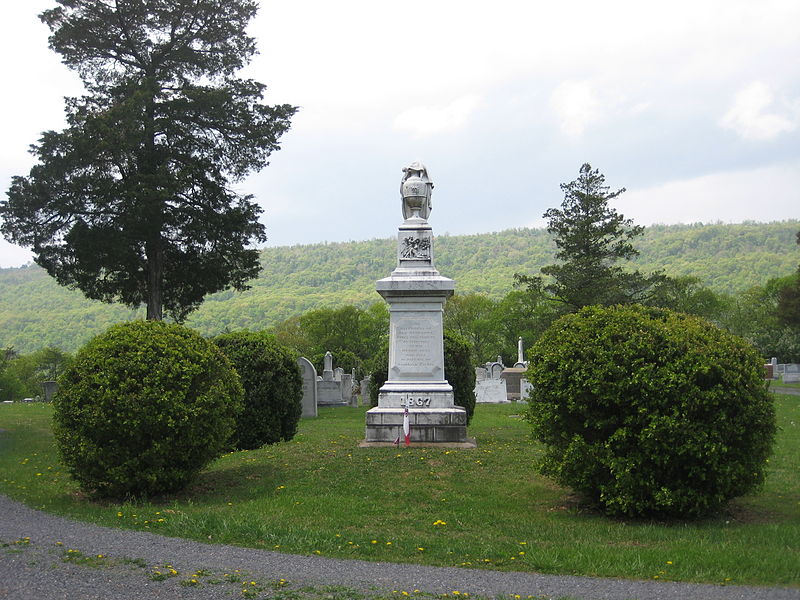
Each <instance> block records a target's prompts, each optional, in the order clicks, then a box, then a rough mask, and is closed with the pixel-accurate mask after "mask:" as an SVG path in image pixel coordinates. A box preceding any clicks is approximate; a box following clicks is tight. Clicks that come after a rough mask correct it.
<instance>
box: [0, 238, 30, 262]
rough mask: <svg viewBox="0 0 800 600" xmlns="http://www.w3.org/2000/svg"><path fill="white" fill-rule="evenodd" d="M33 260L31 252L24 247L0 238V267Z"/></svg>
mask: <svg viewBox="0 0 800 600" xmlns="http://www.w3.org/2000/svg"><path fill="white" fill-rule="evenodd" d="M32 260H33V254H31V253H30V251H28V250H26V249H25V248H21V247H19V246H14V245H13V244H9V243H8V242H7V241H5V240H4V239H3V238H0V269H7V268H9V267H19V266H21V265H24V264H25V263H28V262H31V261H32Z"/></svg>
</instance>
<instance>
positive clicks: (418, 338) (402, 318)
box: [364, 162, 474, 445]
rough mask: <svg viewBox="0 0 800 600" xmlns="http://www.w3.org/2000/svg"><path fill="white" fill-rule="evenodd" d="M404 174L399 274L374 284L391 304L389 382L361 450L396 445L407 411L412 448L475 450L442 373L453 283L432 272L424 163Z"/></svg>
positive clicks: (372, 412) (371, 415)
mask: <svg viewBox="0 0 800 600" xmlns="http://www.w3.org/2000/svg"><path fill="white" fill-rule="evenodd" d="M403 172H404V176H403V179H402V181H401V182H400V196H401V206H402V209H403V218H404V219H405V221H404V222H403V224H402V225H400V228H399V232H398V236H397V242H398V245H397V267H396V268H395V270H394V271H392V274H391V275H390V276H389V277H386V278H384V279H381V280H380V281H378V282H377V283H376V289H377V291H378V293H379V294H380V295H381V296H382V297H383V298H384V300H386V302H387V303H388V304H389V365H388V379H387V380H386V383H385V384H384V385H383V386H382V387H381V389H380V394H379V396H378V406H377V407H375V408H372V409H370V410H369V411H367V418H366V422H367V423H366V435H365V439H364V444H365V445H370V444H374V443H385V442H392V441H393V440H395V439H396V438H398V437H402V435H401V432H402V425H403V414H404V411H405V410H406V409H408V413H409V422H410V439H411V441H412V442H424V443H430V444H437V443H459V444H467V443H469V444H470V445H474V441H472V440H468V439H467V414H466V412H465V411H464V409H463V408H461V407H459V406H455V404H454V402H453V388H452V386H451V385H450V384H449V383H448V382H447V379H446V377H445V372H444V344H443V336H442V333H443V331H442V312H443V311H442V309H443V306H444V303H445V301H446V300H447V298H448V297H449V296H452V295H453V291H454V289H455V282H454V281H453V280H452V279H448V278H447V277H442V276H441V275H440V274H439V271H437V270H436V268H435V267H434V266H433V230H432V228H431V226H430V225H429V224H428V220H427V219H428V216H429V215H430V211H431V190H432V189H433V182H432V181H431V180H430V179H429V177H428V171H427V169H426V168H425V166H424V165H423V164H422V163H419V162H415V163H412V164H411V165H410V166H409V167H408V168H405V169H403Z"/></svg>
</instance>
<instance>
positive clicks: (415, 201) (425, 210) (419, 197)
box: [400, 161, 433, 221]
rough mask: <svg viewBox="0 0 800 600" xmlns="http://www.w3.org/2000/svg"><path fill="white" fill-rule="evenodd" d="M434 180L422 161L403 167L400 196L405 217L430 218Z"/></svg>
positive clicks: (406, 218)
mask: <svg viewBox="0 0 800 600" xmlns="http://www.w3.org/2000/svg"><path fill="white" fill-rule="evenodd" d="M432 190H433V182H432V181H431V180H430V177H428V170H427V169H426V168H425V165H423V164H422V163H421V162H420V161H414V162H413V163H411V164H410V165H409V166H408V167H406V168H404V169H403V179H402V181H401V182H400V196H401V198H402V206H403V218H404V219H405V220H406V221H408V220H409V219H412V218H418V219H423V220H425V221H427V220H428V216H429V215H430V214H431V208H432V206H431V191H432Z"/></svg>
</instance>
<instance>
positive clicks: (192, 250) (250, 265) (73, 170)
mask: <svg viewBox="0 0 800 600" xmlns="http://www.w3.org/2000/svg"><path fill="white" fill-rule="evenodd" d="M57 2H58V4H59V5H60V6H58V7H56V8H53V9H50V10H46V11H44V12H43V13H42V14H41V15H40V18H41V19H42V21H43V22H44V23H45V24H46V25H47V26H48V27H49V28H50V31H51V33H52V35H51V36H50V38H49V42H50V48H51V49H52V50H54V51H55V52H57V53H58V54H59V55H60V56H61V59H62V62H63V63H64V64H65V65H67V67H69V68H70V69H73V70H74V71H76V72H77V73H78V75H79V76H80V78H81V80H82V81H83V83H84V86H85V87H86V90H87V94H86V95H84V96H80V97H76V98H68V99H67V101H66V113H67V114H66V118H67V124H68V126H67V128H66V129H65V130H63V131H61V132H55V131H47V132H44V133H43V134H42V137H41V139H40V140H39V143H38V144H36V145H34V146H33V147H32V152H33V154H34V155H35V156H36V157H37V159H38V163H37V164H36V165H35V166H34V167H33V168H32V169H31V171H30V173H29V175H28V176H27V177H14V178H13V179H12V183H11V187H10V189H9V192H8V200H7V201H5V202H0V216H2V217H3V224H2V227H1V228H0V229H2V232H3V234H4V235H5V236H6V238H7V239H8V240H9V241H11V242H14V243H17V244H20V245H22V246H26V247H31V248H32V250H33V253H34V255H35V261H36V263H37V264H39V265H41V266H42V267H44V268H45V269H46V270H47V272H48V273H49V274H50V275H51V276H53V277H54V278H55V279H56V281H57V282H58V283H59V284H61V285H64V286H68V287H71V288H77V289H80V290H81V291H82V292H83V293H84V294H85V295H86V296H87V297H88V298H92V299H95V300H102V301H104V302H120V303H122V304H125V305H126V306H129V307H133V308H136V307H138V306H140V305H146V306H147V317H148V318H150V319H161V317H162V308H166V310H167V311H168V312H169V314H170V315H172V316H173V317H174V318H175V319H176V320H182V319H184V318H185V317H186V315H187V314H188V313H189V312H191V311H192V310H194V309H195V308H196V307H197V306H198V305H199V304H200V303H201V302H202V300H203V297H204V296H205V295H206V294H208V293H211V292H216V291H219V290H223V289H226V288H228V287H233V288H235V289H238V290H242V289H246V287H247V286H246V282H247V281H248V280H249V279H251V278H253V277H255V276H256V275H257V274H258V271H259V256H258V251H257V250H255V249H253V248H250V247H248V246H249V244H250V242H251V241H254V240H255V241H264V240H265V239H266V237H265V235H264V226H263V225H262V224H261V223H259V221H258V216H259V214H260V213H261V208H260V207H259V206H258V205H257V204H256V203H255V202H253V201H252V198H251V197H250V196H245V195H240V194H237V193H236V192H234V191H233V186H232V184H233V183H235V182H237V181H239V180H241V179H242V178H243V177H245V176H246V175H247V174H248V173H249V172H251V171H257V170H260V169H261V168H263V167H264V166H266V165H267V159H268V157H269V155H270V154H271V153H272V152H273V151H275V150H277V149H278V148H279V146H278V139H279V138H280V136H281V135H282V134H283V133H284V132H285V131H287V130H288V128H289V119H290V118H291V116H292V115H293V114H294V113H295V110H296V109H295V108H294V107H291V106H288V105H279V106H265V105H263V104H262V103H261V101H262V99H263V95H264V90H265V86H263V85H262V84H260V83H258V82H256V81H253V80H244V79H238V78H236V77H235V73H236V71H238V70H239V69H241V68H242V67H244V66H246V65H247V64H248V63H249V62H250V60H251V58H252V56H253V55H254V53H255V51H256V50H255V42H254V39H253V38H252V37H249V36H248V35H246V31H245V30H246V27H247V24H248V23H249V21H250V20H251V19H252V18H253V17H254V16H255V13H256V10H257V5H258V4H257V2H255V1H254V0H195V1H193V2H178V3H176V2H174V0H150V1H148V2H127V3H120V4H119V5H117V3H111V2H97V1H96V0H57Z"/></svg>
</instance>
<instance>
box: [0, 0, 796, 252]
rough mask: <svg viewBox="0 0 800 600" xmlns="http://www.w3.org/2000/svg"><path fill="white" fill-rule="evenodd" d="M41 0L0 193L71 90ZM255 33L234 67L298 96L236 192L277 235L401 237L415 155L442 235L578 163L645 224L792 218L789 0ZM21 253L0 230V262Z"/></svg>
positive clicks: (3, 144) (24, 4) (460, 14)
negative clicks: (403, 191)
mask: <svg viewBox="0 0 800 600" xmlns="http://www.w3.org/2000/svg"><path fill="white" fill-rule="evenodd" d="M52 6H55V2H53V1H51V0H24V1H22V0H14V1H7V2H3V7H2V8H0V17H2V18H0V52H1V53H2V57H3V59H2V63H0V64H1V65H2V66H0V69H2V81H4V82H5V84H6V85H5V86H4V88H5V92H4V93H3V94H2V96H0V114H2V115H3V129H2V136H1V137H0V188H2V190H3V192H5V190H7V189H8V186H9V184H10V180H11V177H12V176H13V175H23V174H27V172H28V170H29V169H30V167H31V165H32V157H31V156H30V155H29V154H28V153H27V148H28V145H29V144H31V143H33V142H35V141H36V140H37V139H38V137H39V134H40V133H41V132H42V131H44V130H47V129H61V128H63V126H64V119H63V97H64V96H67V95H77V94H79V93H80V92H81V89H82V88H81V86H80V84H79V81H78V80H77V78H76V76H75V75H73V74H72V73H71V72H70V71H68V70H67V69H66V67H64V66H63V65H61V63H60V61H59V58H58V56H57V55H56V54H55V53H53V52H52V51H50V50H49V49H48V48H47V36H48V30H47V28H46V27H45V26H44V25H43V24H42V23H41V22H40V21H39V20H38V18H37V15H38V14H39V13H40V12H41V11H42V10H44V9H47V8H50V7H52ZM250 32H251V34H252V35H254V36H255V37H256V38H257V40H258V46H259V50H260V55H259V56H258V57H257V58H256V59H255V60H254V61H253V63H252V64H251V66H250V67H248V69H247V70H246V71H245V72H244V75H246V76H248V77H252V78H254V79H257V80H259V81H261V82H262V83H265V84H267V86H268V96H267V101H268V102H270V103H284V102H288V103H291V104H294V105H297V106H299V107H300V111H299V112H298V114H297V116H296V117H295V118H294V120H293V125H292V129H291V130H290V131H289V132H288V133H287V134H286V135H285V136H284V138H283V140H282V149H281V150H280V151H279V152H277V153H275V154H274V155H273V156H272V160H271V165H270V166H269V167H267V168H266V169H264V170H263V171H262V172H260V173H258V174H255V175H253V176H252V177H250V178H249V179H248V180H246V181H245V182H243V183H242V184H241V185H240V186H239V188H238V189H240V190H241V191H243V192H247V193H252V194H254V195H255V196H256V199H257V201H258V202H259V203H260V204H261V205H262V206H263V207H264V209H265V214H264V215H263V220H264V223H265V224H266V226H267V233H268V236H269V242H268V245H292V244H301V243H312V242H320V241H347V240H363V239H370V238H375V237H389V236H393V235H394V234H395V233H396V230H397V225H398V224H399V223H400V222H401V221H402V217H401V213H400V202H399V191H398V190H399V182H400V177H401V175H402V173H401V169H402V167H404V166H406V165H408V164H409V163H410V162H412V161H413V160H416V159H421V160H422V161H423V162H424V163H425V164H426V165H427V166H428V169H429V173H430V175H431V178H432V179H433V181H434V183H435V185H436V187H435V189H434V192H433V209H434V210H433V213H432V215H431V219H430V221H431V224H432V225H433V228H434V232H435V233H437V234H440V235H441V234H444V233H451V234H464V233H477V232H487V231H499V230H502V229H507V228H511V227H523V226H533V227H541V226H543V221H542V220H541V216H542V213H543V212H544V211H545V210H547V209H548V208H550V207H553V206H559V205H560V203H561V201H562V199H563V197H562V194H561V192H560V189H559V184H560V183H562V182H568V181H571V180H572V179H575V177H576V176H577V175H578V169H579V168H580V166H581V164H582V163H584V162H589V163H591V164H592V166H593V167H596V168H599V169H600V171H601V172H602V173H604V174H605V176H606V181H607V183H608V184H609V185H610V186H612V188H613V189H616V188H619V187H626V188H627V190H628V191H627V192H626V193H625V194H623V195H622V196H621V197H620V198H619V200H618V201H617V202H616V204H615V206H616V207H617V208H618V210H620V212H622V213H623V214H624V215H625V216H626V217H630V218H633V219H634V221H635V222H636V223H638V224H643V225H649V224H652V223H694V222H698V221H702V222H706V223H708V222H716V221H723V222H741V221H744V220H756V221H773V220H783V219H796V218H800V128H799V125H800V1H798V0H760V1H759V2H755V1H753V0H720V1H716V0H691V1H683V0H677V1H673V2H659V3H655V2H642V1H641V0H631V1H617V0H608V1H606V2H596V1H589V0H561V1H559V2H542V1H527V2H525V1H522V0H494V1H493V2H491V3H488V2H477V1H471V0H425V1H417V0H408V1H406V2H376V1H375V0H363V1H359V0H339V1H337V2H331V1H329V0H283V1H281V2H277V1H269V0H264V1H263V2H262V6H261V11H260V13H259V16H258V17H257V19H256V20H255V21H254V22H253V24H252V27H251V29H250ZM787 251H790V249H787ZM29 259H30V254H29V253H28V252H27V251H25V250H23V249H20V248H17V247H14V246H11V245H10V244H8V243H6V242H5V241H0V266H4V267H7V266H17V265H19V264H22V263H24V262H26V261H28V260H29Z"/></svg>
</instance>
